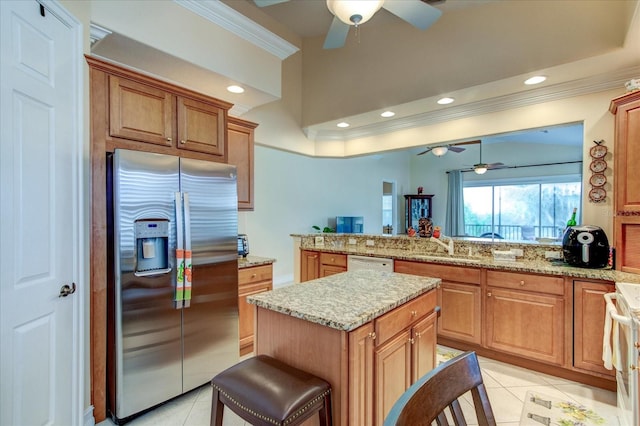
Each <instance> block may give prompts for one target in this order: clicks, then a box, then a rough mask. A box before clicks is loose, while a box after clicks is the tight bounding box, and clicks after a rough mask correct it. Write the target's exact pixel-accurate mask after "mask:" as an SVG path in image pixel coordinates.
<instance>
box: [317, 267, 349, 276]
mask: <svg viewBox="0 0 640 426" xmlns="http://www.w3.org/2000/svg"><path fill="white" fill-rule="evenodd" d="M346 271H347V268H345V267H344V266H333V265H320V277H328V276H329V275H335V274H339V273H341V272H346Z"/></svg>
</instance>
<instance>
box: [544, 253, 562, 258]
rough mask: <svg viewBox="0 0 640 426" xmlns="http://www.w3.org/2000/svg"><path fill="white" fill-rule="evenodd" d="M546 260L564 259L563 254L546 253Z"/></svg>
mask: <svg viewBox="0 0 640 426" xmlns="http://www.w3.org/2000/svg"><path fill="white" fill-rule="evenodd" d="M544 258H545V259H562V253H561V252H559V251H545V252H544Z"/></svg>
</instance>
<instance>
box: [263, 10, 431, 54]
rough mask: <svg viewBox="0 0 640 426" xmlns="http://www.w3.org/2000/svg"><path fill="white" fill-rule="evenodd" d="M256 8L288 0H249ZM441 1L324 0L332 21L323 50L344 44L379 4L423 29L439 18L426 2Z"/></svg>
mask: <svg viewBox="0 0 640 426" xmlns="http://www.w3.org/2000/svg"><path fill="white" fill-rule="evenodd" d="M253 1H254V3H255V4H256V5H257V6H258V7H265V6H271V5H274V4H278V3H285V2H288V1H289V0H253ZM441 2H442V0H403V1H397V0H327V8H328V9H329V11H330V12H331V13H332V14H333V21H332V22H331V26H330V27H329V32H328V33H327V37H326V38H325V40H324V45H323V48H324V49H336V48H339V47H342V46H344V43H345V41H346V40H347V35H348V34H349V28H351V26H352V25H353V26H355V27H356V28H358V26H359V25H362V24H364V23H365V22H367V21H368V20H369V19H371V17H372V16H373V15H374V14H375V13H376V12H377V11H378V10H380V8H381V7H383V8H385V9H386V10H388V11H389V12H391V13H393V14H394V15H396V16H398V17H399V18H401V19H403V20H405V21H407V22H408V23H410V24H411V25H413V26H414V27H416V28H418V29H420V30H426V29H427V28H429V27H430V26H431V25H432V24H433V23H434V22H435V21H437V20H438V18H440V15H442V12H441V11H440V10H439V9H436V8H435V7H433V6H431V5H430V4H428V3H441Z"/></svg>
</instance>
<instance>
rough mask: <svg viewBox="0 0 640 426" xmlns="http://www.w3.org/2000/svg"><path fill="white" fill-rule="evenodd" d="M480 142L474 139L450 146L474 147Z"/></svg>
mask: <svg viewBox="0 0 640 426" xmlns="http://www.w3.org/2000/svg"><path fill="white" fill-rule="evenodd" d="M480 142H481V141H480V139H476V140H475V141H467V142H458V143H452V144H451V146H459V145H476V144H479V143H480Z"/></svg>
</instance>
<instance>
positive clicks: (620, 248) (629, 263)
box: [614, 185, 640, 274]
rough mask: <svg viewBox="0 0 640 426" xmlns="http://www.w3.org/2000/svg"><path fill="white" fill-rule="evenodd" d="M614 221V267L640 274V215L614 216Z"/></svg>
mask: <svg viewBox="0 0 640 426" xmlns="http://www.w3.org/2000/svg"><path fill="white" fill-rule="evenodd" d="M638 187H640V185H639V186H637V187H636V188H638ZM638 192H640V191H638ZM614 222H615V236H616V238H615V241H616V242H615V244H616V269H618V270H620V271H622V272H629V273H632V274H640V216H616V217H615V221H614Z"/></svg>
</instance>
